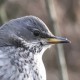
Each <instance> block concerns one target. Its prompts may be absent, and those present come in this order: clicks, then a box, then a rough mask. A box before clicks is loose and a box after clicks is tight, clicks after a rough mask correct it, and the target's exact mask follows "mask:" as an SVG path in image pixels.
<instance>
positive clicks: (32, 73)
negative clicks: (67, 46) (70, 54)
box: [0, 16, 69, 80]
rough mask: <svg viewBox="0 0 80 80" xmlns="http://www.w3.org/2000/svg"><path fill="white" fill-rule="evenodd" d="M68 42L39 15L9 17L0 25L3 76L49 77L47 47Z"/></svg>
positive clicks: (14, 79) (16, 79)
mask: <svg viewBox="0 0 80 80" xmlns="http://www.w3.org/2000/svg"><path fill="white" fill-rule="evenodd" d="M68 42H69V40H68V39H67V38H62V37H57V36H54V35H53V34H52V33H51V32H50V30H49V29H48V27H47V26H46V25H45V23H44V22H43V21H42V20H40V19H39V18H38V17H35V16H25V17H21V18H17V19H13V20H10V21H9V22H7V23H5V24H4V25H2V26H1V27H0V80H46V71H45V67H44V64H43V61H42V55H43V53H44V51H45V50H46V49H47V48H49V47H50V46H51V45H53V44H57V43H68Z"/></svg>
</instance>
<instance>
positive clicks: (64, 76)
mask: <svg viewBox="0 0 80 80" xmlns="http://www.w3.org/2000/svg"><path fill="white" fill-rule="evenodd" d="M45 3H46V8H47V12H48V16H49V20H50V22H51V25H52V27H53V32H54V34H55V35H61V33H60V29H59V27H58V26H59V25H58V24H56V22H55V19H56V11H55V6H54V4H53V3H54V2H53V0H45ZM56 51H57V55H58V61H59V65H60V72H61V78H60V80H69V77H68V71H67V65H66V60H65V56H64V50H63V45H61V44H58V45H56Z"/></svg>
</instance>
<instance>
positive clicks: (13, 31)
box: [0, 16, 70, 47]
mask: <svg viewBox="0 0 80 80" xmlns="http://www.w3.org/2000/svg"><path fill="white" fill-rule="evenodd" d="M1 32H2V33H1ZM0 34H2V35H1V36H0V37H2V36H3V38H2V41H1V43H0V44H2V45H3V44H7V45H17V46H21V45H22V44H23V43H21V40H23V41H24V42H27V43H31V44H36V45H37V44H40V45H41V46H42V47H44V46H46V45H47V46H48V45H52V44H58V43H69V42H70V41H69V40H68V39H67V38H63V37H57V36H54V35H53V34H52V33H51V32H50V30H49V29H48V27H47V26H46V25H45V23H44V22H43V21H42V20H41V19H39V18H38V17H34V16H25V17H21V18H17V19H13V20H11V21H9V22H8V23H6V24H4V25H3V27H2V28H1V31H0ZM6 36H7V37H6ZM2 42H3V43H2Z"/></svg>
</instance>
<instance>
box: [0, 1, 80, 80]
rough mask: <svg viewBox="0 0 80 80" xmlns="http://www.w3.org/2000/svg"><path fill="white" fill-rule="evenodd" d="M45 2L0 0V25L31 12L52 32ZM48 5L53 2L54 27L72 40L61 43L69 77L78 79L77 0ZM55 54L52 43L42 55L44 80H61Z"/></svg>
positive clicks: (79, 26)
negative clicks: (45, 79)
mask: <svg viewBox="0 0 80 80" xmlns="http://www.w3.org/2000/svg"><path fill="white" fill-rule="evenodd" d="M48 1H49V0H48ZM46 5H47V4H46V0H0V26H1V25H2V24H4V23H5V22H7V21H9V20H11V19H14V18H18V17H22V16H28V15H34V16H37V17H39V18H41V19H42V20H43V21H44V22H45V23H46V25H47V26H48V27H49V29H50V30H51V31H52V32H53V33H54V31H53V30H52V29H53V25H52V24H51V22H50V18H49V12H48V9H47V8H48V7H47V6H46ZM49 5H50V6H52V5H53V7H52V16H53V19H54V24H55V25H56V28H57V27H58V28H59V31H60V33H61V35H62V36H64V37H67V38H68V39H69V40H71V42H72V43H71V44H67V45H63V49H64V53H65V54H64V55H65V60H66V64H67V68H68V76H69V80H80V0H53V3H51V4H49ZM57 56H58V54H57V53H56V48H55V46H53V47H51V48H50V49H48V50H47V51H46V52H45V54H44V55H43V60H44V64H45V67H46V70H47V71H46V72H47V80H62V79H60V76H61V75H60V69H59V59H58V58H57ZM64 74H65V73H64Z"/></svg>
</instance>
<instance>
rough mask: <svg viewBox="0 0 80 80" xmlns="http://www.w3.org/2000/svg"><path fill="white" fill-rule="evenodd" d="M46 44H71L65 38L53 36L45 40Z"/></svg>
mask: <svg viewBox="0 0 80 80" xmlns="http://www.w3.org/2000/svg"><path fill="white" fill-rule="evenodd" d="M47 41H48V43H51V44H58V43H71V41H69V40H68V39H67V38H63V37H57V36H54V37H53V38H48V39H47Z"/></svg>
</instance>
